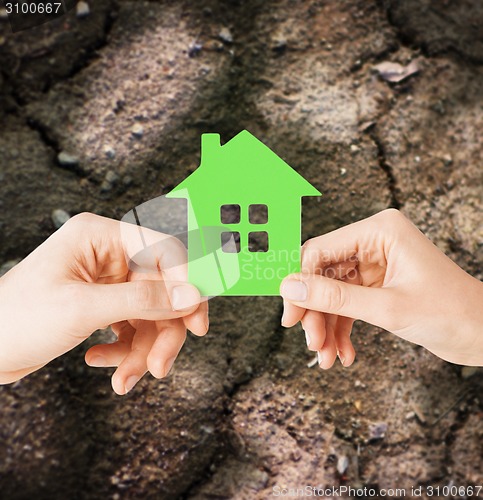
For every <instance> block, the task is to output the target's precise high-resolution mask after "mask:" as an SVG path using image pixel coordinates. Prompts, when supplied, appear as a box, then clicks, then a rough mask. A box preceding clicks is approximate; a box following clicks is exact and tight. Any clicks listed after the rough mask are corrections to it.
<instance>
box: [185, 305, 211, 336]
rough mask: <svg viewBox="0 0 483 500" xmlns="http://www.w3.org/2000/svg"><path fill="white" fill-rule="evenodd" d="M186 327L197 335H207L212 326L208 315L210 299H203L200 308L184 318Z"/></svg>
mask: <svg viewBox="0 0 483 500" xmlns="http://www.w3.org/2000/svg"><path fill="white" fill-rule="evenodd" d="M183 321H184V324H185V326H186V328H187V329H188V330H189V331H190V332H191V333H194V334H195V335H198V336H199V337H202V336H203V335H206V334H207V332H208V329H209V327H210V320H209V316H208V300H202V302H201V304H200V306H199V307H198V309H197V310H196V311H195V312H194V313H192V314H190V315H189V316H185V317H184V318H183Z"/></svg>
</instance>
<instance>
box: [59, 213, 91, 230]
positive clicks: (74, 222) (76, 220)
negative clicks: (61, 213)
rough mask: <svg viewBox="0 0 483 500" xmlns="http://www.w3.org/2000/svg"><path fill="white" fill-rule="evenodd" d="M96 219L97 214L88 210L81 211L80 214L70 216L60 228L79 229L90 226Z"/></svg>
mask: <svg viewBox="0 0 483 500" xmlns="http://www.w3.org/2000/svg"><path fill="white" fill-rule="evenodd" d="M96 219H98V216H97V215H94V214H91V213H89V212H82V213H80V214H77V215H74V216H73V217H71V218H70V219H69V220H68V221H67V222H66V223H65V224H64V225H63V226H62V228H63V229H64V230H67V231H79V230H83V229H85V228H87V227H89V226H91V225H92V224H93V223H94V222H95V221H96Z"/></svg>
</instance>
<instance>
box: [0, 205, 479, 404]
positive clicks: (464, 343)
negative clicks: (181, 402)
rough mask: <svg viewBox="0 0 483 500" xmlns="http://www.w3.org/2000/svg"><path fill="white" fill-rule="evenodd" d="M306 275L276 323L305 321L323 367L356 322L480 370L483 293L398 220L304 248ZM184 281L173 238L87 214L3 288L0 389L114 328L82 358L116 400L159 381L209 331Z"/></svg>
mask: <svg viewBox="0 0 483 500" xmlns="http://www.w3.org/2000/svg"><path fill="white" fill-rule="evenodd" d="M141 233H142V237H141ZM302 271H303V272H302V273H300V274H296V275H291V276H289V277H287V278H286V279H285V280H284V281H283V283H282V286H281V295H282V297H283V298H284V315H283V318H282V324H283V325H284V326H286V327H290V326H293V325H295V324H296V323H297V322H298V321H301V322H302V325H303V328H304V330H305V332H306V337H307V340H308V344H309V348H310V349H312V350H314V351H317V353H318V357H319V364H320V366H321V367H322V368H330V367H331V366H332V364H333V363H334V361H335V359H336V357H337V355H339V358H340V360H341V362H342V364H343V365H344V366H350V365H351V364H352V363H353V361H354V357H355V351H354V347H353V345H352V342H351V340H350V334H351V330H352V325H353V322H354V320H355V319H361V320H364V321H367V322H368V323H372V324H374V325H377V326H380V327H381V328H384V329H386V330H388V331H391V332H393V333H394V334H396V335H398V336H400V337H402V338H404V339H406V340H409V341H411V342H414V343H416V344H419V345H422V346H424V347H425V348H426V349H428V350H429V351H431V352H433V353H434V354H436V355H437V356H439V357H441V358H443V359H445V360H447V361H451V362H453V363H459V364H465V365H483V335H482V327H481V325H483V308H482V307H481V306H482V303H483V284H482V283H481V282H480V281H478V280H476V279H475V278H473V277H471V276H470V275H468V274H467V273H465V272H464V271H463V270H462V269H460V268H459V267H458V266H457V265H456V264H454V263H453V262H452V261H451V260H450V259H449V258H448V257H446V256H445V255H444V254H443V253H442V252H441V251H440V250H438V249H437V248H436V247H435V246H434V245H433V244H432V243H431V242H430V241H429V240H428V239H427V238H426V237H425V236H424V235H423V234H422V233H421V232H420V231H419V230H418V229H417V228H416V227H415V226H413V224H412V223H411V222H410V221H409V220H407V219H406V218H405V217H404V216H403V215H402V214H401V213H399V212H398V211H396V210H386V211H384V212H381V213H379V214H377V215H375V216H373V217H370V218H369V219H366V220H363V221H360V222H356V223H355V224H351V225H350V226H346V227H343V228H341V229H338V230H336V231H334V232H332V233H329V234H326V235H323V236H319V237H317V238H314V239H312V240H309V241H308V242H307V243H305V245H304V246H303V252H302ZM186 276H187V275H186V254H185V250H184V247H183V246H182V245H181V244H179V242H177V240H175V239H174V238H171V237H168V236H166V235H163V234H161V233H156V232H154V231H150V230H148V229H141V228H138V227H136V226H132V225H130V224H123V223H120V222H117V221H113V220H110V219H106V218H103V217H98V216H95V215H92V214H81V215H79V216H76V217H74V218H73V219H71V220H70V221H69V222H68V223H67V224H65V225H64V226H63V227H62V228H61V229H60V230H59V231H57V232H56V233H54V234H53V235H52V236H51V237H50V238H49V239H48V240H46V241H45V242H44V243H43V244H42V245H40V246H39V247H38V248H37V249H36V250H35V251H34V252H32V253H31V254H30V255H29V256H28V257H26V258H25V259H24V260H23V261H22V262H21V263H20V264H18V265H17V266H15V267H14V268H13V269H12V270H11V271H9V272H8V273H7V274H6V275H5V276H4V277H2V278H1V279H0V315H1V317H2V329H1V330H0V384H7V383H11V382H14V381H16V380H19V379H21V378H22V377H24V376H26V375H28V374H30V373H32V372H34V371H35V370H38V369H40V368H41V367H43V366H45V365H46V364H47V363H49V362H50V361H52V360H53V359H55V358H57V357H58V356H61V355H62V354H64V353H66V352H67V351H69V350H71V349H73V348H74V347H76V346H77V345H79V344H80V343H82V342H83V341H84V340H85V339H87V338H88V337H89V336H90V335H91V334H92V333H93V332H94V331H96V330H98V329H100V328H105V327H107V326H109V325H110V326H111V328H112V330H113V332H114V333H115V334H116V335H117V337H118V339H117V341H116V342H114V343H112V344H102V345H96V346H93V347H91V348H90V349H89V350H88V351H87V353H86V356H85V359H86V362H87V363H88V364H89V365H91V366H95V367H108V366H110V367H116V370H115V372H114V374H113V376H112V386H113V389H114V391H115V392H116V393H117V394H119V395H123V394H126V393H127V392H129V391H130V390H131V389H132V388H133V387H134V386H135V384H136V383H137V382H138V381H139V380H140V379H141V378H142V377H143V376H144V374H145V373H147V372H148V371H149V372H150V373H151V374H152V375H153V376H154V377H156V378H162V377H165V376H166V375H167V374H168V373H169V370H170V368H171V367H172V365H173V362H174V360H175V359H176V356H177V355H178V353H179V351H180V349H181V347H182V345H183V343H184V341H185V338H186V330H187V329H189V330H191V332H192V333H194V334H195V335H200V336H201V335H204V334H205V333H206V332H207V330H208V305H207V301H206V300H204V299H203V298H202V297H200V294H199V292H198V290H197V289H196V288H195V287H193V286H192V285H189V284H188V283H186ZM334 278H335V279H334Z"/></svg>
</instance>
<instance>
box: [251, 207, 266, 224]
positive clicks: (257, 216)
mask: <svg viewBox="0 0 483 500" xmlns="http://www.w3.org/2000/svg"><path fill="white" fill-rule="evenodd" d="M248 220H249V222H250V224H266V223H267V222H268V207H267V205H250V206H249V208H248Z"/></svg>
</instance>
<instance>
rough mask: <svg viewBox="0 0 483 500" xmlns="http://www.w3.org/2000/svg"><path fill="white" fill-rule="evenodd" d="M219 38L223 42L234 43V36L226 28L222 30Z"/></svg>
mask: <svg viewBox="0 0 483 500" xmlns="http://www.w3.org/2000/svg"><path fill="white" fill-rule="evenodd" d="M218 37H219V38H220V40H222V41H223V42H226V43H233V35H232V34H231V31H230V30H229V29H228V28H226V27H225V28H222V29H221V31H220V33H219V34H218Z"/></svg>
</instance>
